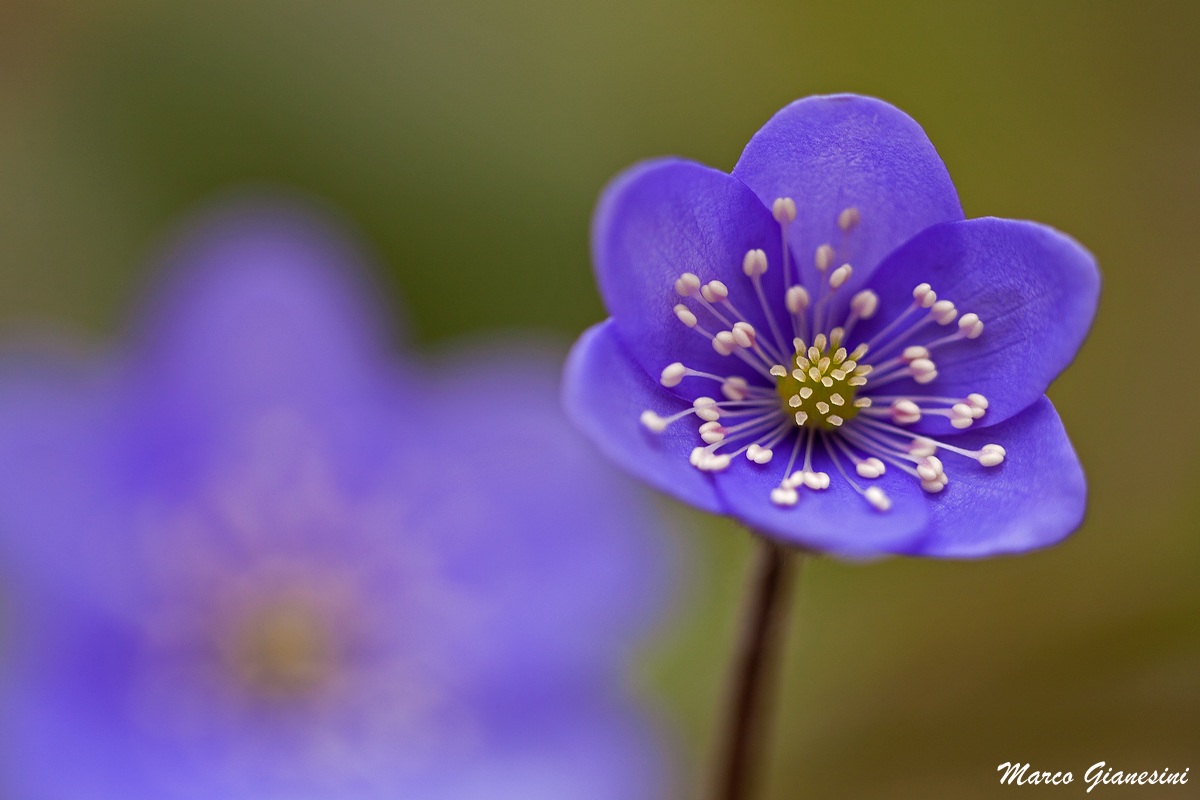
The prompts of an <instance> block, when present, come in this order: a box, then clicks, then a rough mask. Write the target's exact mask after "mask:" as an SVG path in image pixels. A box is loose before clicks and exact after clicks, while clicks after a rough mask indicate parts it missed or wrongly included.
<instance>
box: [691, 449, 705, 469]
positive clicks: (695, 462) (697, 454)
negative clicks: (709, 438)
mask: <svg viewBox="0 0 1200 800" xmlns="http://www.w3.org/2000/svg"><path fill="white" fill-rule="evenodd" d="M706 455H707V452H706V451H705V450H704V448H703V447H693V448H692V452H691V454H690V455H689V456H688V461H689V462H690V463H691V465H692V466H693V467H696V468H697V469H699V468H700V462H701V461H702V460H703V459H704V458H705V456H706Z"/></svg>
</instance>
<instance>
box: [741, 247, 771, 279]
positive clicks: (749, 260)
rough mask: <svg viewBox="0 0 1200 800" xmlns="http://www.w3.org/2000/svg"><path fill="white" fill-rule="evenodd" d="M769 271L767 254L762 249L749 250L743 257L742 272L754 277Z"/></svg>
mask: <svg viewBox="0 0 1200 800" xmlns="http://www.w3.org/2000/svg"><path fill="white" fill-rule="evenodd" d="M766 271H767V254H766V253H764V252H763V251H762V250H748V251H747V252H746V256H745V258H743V259H742V272H744V273H746V276H747V277H750V278H754V277H757V276H759V275H762V274H763V273H765V272H766Z"/></svg>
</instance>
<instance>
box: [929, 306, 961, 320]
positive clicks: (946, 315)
mask: <svg viewBox="0 0 1200 800" xmlns="http://www.w3.org/2000/svg"><path fill="white" fill-rule="evenodd" d="M929 313H930V314H931V315H933V318H934V320H935V321H936V322H937V324H938V325H949V324H950V323H951V322H954V318H955V317H957V316H958V309H957V308H955V307H954V303H952V302H950V301H949V300H938V301H937V302H936V303H934V304H933V307H932V308H930V309H929Z"/></svg>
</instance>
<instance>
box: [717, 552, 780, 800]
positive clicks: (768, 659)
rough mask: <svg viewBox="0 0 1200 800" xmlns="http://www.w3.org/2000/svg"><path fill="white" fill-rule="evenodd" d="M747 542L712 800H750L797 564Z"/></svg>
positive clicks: (760, 756)
mask: <svg viewBox="0 0 1200 800" xmlns="http://www.w3.org/2000/svg"><path fill="white" fill-rule="evenodd" d="M753 538H754V540H755V554H754V564H753V571H752V573H751V575H750V582H749V584H748V585H747V587H746V590H747V594H746V600H745V602H746V606H745V609H744V611H743V614H744V616H743V617H742V622H741V630H740V632H739V641H738V646H737V651H736V652H735V653H734V658H733V663H732V673H731V675H730V683H729V694H728V697H727V699H726V710H725V713H726V715H727V716H726V720H725V725H724V728H723V731H724V739H723V741H722V743H721V746H720V750H719V751H718V761H717V768H718V770H719V772H718V776H717V783H716V792H715V793H714V795H713V797H714V800H750V798H751V797H753V796H754V791H755V789H756V788H757V786H756V784H755V778H756V777H759V773H760V770H759V768H758V767H759V765H760V764H761V762H762V756H763V754H764V751H765V749H766V747H765V744H766V736H765V733H766V730H765V729H766V727H767V724H768V721H769V720H768V717H769V714H768V713H767V712H768V708H769V706H770V700H771V697H772V694H773V689H774V686H775V672H776V667H777V666H778V663H779V656H780V652H781V650H782V647H781V645H782V639H783V634H784V632H785V628H786V625H785V622H786V619H787V613H786V612H787V608H788V604H789V603H788V601H789V599H790V597H791V586H792V584H793V582H794V580H793V579H794V576H795V573H796V572H797V569H798V564H799V561H800V559H799V558H793V557H792V555H791V553H789V552H788V551H787V550H786V549H785V548H783V547H781V546H779V545H777V544H775V543H774V542H772V541H770V540H769V539H766V538H764V537H761V536H757V535H755V536H754V537H753Z"/></svg>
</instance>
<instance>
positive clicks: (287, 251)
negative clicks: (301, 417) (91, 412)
mask: <svg viewBox="0 0 1200 800" xmlns="http://www.w3.org/2000/svg"><path fill="white" fill-rule="evenodd" d="M163 260H164V261H165V263H166V266H167V267H168V269H167V270H166V277H165V280H164V281H163V282H162V285H161V286H160V288H159V289H158V290H157V291H155V292H154V293H153V296H152V297H151V298H150V300H151V302H148V303H146V304H145V307H146V309H147V313H146V314H145V316H144V317H142V318H141V319H140V320H139V324H138V326H137V327H136V328H135V331H134V333H135V336H136V341H135V346H136V347H137V352H136V353H135V354H134V357H133V358H132V359H131V361H132V362H133V363H134V364H136V365H137V366H138V368H139V370H140V371H141V372H142V373H143V374H144V375H145V376H146V378H145V379H146V381H147V382H148V383H150V384H153V385H156V386H160V387H162V390H163V391H166V392H168V393H171V394H173V395H174V396H175V398H176V400H177V401H178V403H179V404H180V407H181V409H191V410H196V411H197V412H199V411H200V410H201V409H204V413H205V414H207V415H210V416H212V417H213V418H221V416H222V414H225V413H228V412H229V411H231V410H232V409H235V408H242V407H245V406H246V405H253V406H257V407H264V406H266V407H269V406H272V405H276V404H284V405H287V406H289V407H292V406H296V405H298V404H300V405H305V406H307V407H308V408H309V409H310V410H313V411H316V412H317V414H316V416H324V415H325V414H326V412H329V411H336V410H337V409H339V408H345V407H346V406H345V404H347V403H351V404H353V403H354V401H355V398H356V397H357V396H360V395H362V394H363V393H364V392H366V391H369V387H373V386H374V385H375V382H376V381H377V379H378V376H379V375H380V373H381V372H384V371H385V368H384V366H383V365H384V363H385V362H386V360H387V355H386V352H385V350H384V345H385V342H387V341H388V339H389V338H390V337H389V336H388V334H387V331H386V330H385V329H384V326H383V324H382V322H381V319H380V316H379V314H378V313H377V312H378V308H377V304H376V303H375V302H374V301H373V300H372V299H371V298H370V293H369V292H368V290H367V285H368V284H367V280H366V275H367V268H366V266H365V261H366V259H365V258H364V257H363V255H362V254H361V253H360V252H359V251H358V249H357V247H356V246H355V245H353V244H352V243H351V242H350V241H349V240H348V238H347V237H346V236H345V234H344V233H343V232H342V231H340V230H338V229H337V228H336V227H335V226H334V225H333V224H331V222H330V220H329V219H328V218H326V217H324V216H322V215H320V214H317V213H314V212H313V211H311V210H309V209H305V208H300V207H297V206H296V205H295V204H291V203H272V202H263V201H260V202H243V203H234V204H230V205H225V206H220V207H218V208H217V209H216V210H215V211H213V212H210V213H209V214H207V215H206V216H203V217H201V218H200V219H199V221H198V222H196V223H193V224H191V225H190V226H189V227H188V228H187V229H186V230H185V231H184V233H183V235H182V236H181V237H180V238H179V239H178V240H177V241H176V243H175V244H174V246H173V247H172V248H171V249H169V250H168V252H167V253H166V254H165V256H164V258H163Z"/></svg>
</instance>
